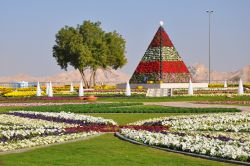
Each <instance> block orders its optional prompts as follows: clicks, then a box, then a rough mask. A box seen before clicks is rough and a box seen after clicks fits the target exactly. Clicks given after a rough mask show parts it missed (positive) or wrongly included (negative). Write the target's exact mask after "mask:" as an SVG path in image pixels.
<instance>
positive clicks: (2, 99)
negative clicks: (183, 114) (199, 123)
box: [0, 96, 250, 103]
mask: <svg viewBox="0 0 250 166" xmlns="http://www.w3.org/2000/svg"><path fill="white" fill-rule="evenodd" d="M75 97H76V96H75ZM69 98H70V96H69V97H63V96H62V98H61V99H60V100H41V99H40V97H8V98H6V97H0V103H6V102H19V103H20V102H21V103H22V102H57V103H58V102H83V101H82V100H68V99H69ZM228 100H230V101H250V96H235V97H233V98H228V97H226V96H173V97H144V96H141V97H136V96H131V97H100V98H98V100H97V101H107V102H168V101H228Z"/></svg>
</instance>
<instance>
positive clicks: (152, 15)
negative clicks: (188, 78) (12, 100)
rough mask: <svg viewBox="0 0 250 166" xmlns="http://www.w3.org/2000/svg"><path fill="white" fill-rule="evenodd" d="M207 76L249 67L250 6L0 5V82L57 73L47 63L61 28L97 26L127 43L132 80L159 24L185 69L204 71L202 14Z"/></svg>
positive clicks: (13, 1) (112, 1) (196, 1)
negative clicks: (11, 77)
mask: <svg viewBox="0 0 250 166" xmlns="http://www.w3.org/2000/svg"><path fill="white" fill-rule="evenodd" d="M208 9H209V10H214V11H215V12H214V13H213V15H212V19H211V67H212V70H218V71H233V70H237V69H240V68H242V67H244V66H246V65H248V64H250V21H249V18H250V0H172V1H170V0H158V1H154V0H124V1H121V0H106V1H105V0H89V1H87V0H86V1H84V0H40V1H38V0H36V1H34V0H22V1H19V0H1V1H0V22H1V25H0V57H1V61H0V76H8V75H14V74H18V73H27V74H30V75H34V76H47V75H52V74H55V73H58V72H60V71H61V69H60V67H59V66H57V64H56V61H55V59H54V58H53V57H52V47H53V45H54V43H55V34H56V33H57V31H58V30H59V29H60V28H62V27H63V26H65V25H69V26H76V25H77V24H81V23H82V21H84V20H91V21H101V22H102V28H103V29H104V30H105V31H113V30H116V31H118V32H119V33H120V34H121V35H122V36H123V37H124V38H125V40H126V41H127V45H126V51H127V53H126V56H127V59H128V64H127V65H126V66H125V67H124V68H123V69H122V71H124V72H126V73H128V74H132V72H133V70H134V69H135V67H136V66H137V64H138V62H139V61H140V59H141V58H142V56H143V54H144V52H145V50H146V48H147V47H148V45H149V43H150V41H151V39H152V37H153V35H154V33H155V32H156V30H157V28H158V26H159V21H160V20H163V21H164V28H165V30H166V31H167V33H168V34H169V36H170V38H171V39H172V42H173V43H174V45H175V47H176V49H177V50H178V52H179V54H180V56H181V57H182V58H183V59H184V61H185V62H186V64H187V65H191V64H194V63H203V64H205V65H206V66H208V62H207V61H208V14H207V13H206V12H205V11H206V10H208Z"/></svg>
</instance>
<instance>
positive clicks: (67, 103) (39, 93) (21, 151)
mask: <svg viewBox="0 0 250 166" xmlns="http://www.w3.org/2000/svg"><path fill="white" fill-rule="evenodd" d="M85 23H86V24H88V25H92V24H91V22H85ZM93 25H95V26H97V27H99V24H93ZM83 27H84V26H83ZM83 27H82V28H83ZM70 30H72V29H70ZM62 31H63V32H64V33H67V28H65V29H62ZM76 33H77V29H76ZM61 34H62V33H59V34H58V35H61ZM109 35H110V34H109ZM113 35H115V34H113ZM108 39H109V40H107V41H105V42H107V43H108V42H109V41H110V40H112V38H111V37H110V36H109V38H108ZM103 42H104V41H103ZM57 44H58V45H57V46H55V47H54V48H55V50H54V51H55V52H54V55H53V56H54V57H57V56H58V55H57V53H56V50H57V49H59V46H60V41H59V40H57ZM85 44H86V43H85ZM60 51H61V52H63V51H62V50H60ZM109 51H111V52H112V50H109ZM61 52H60V53H61ZM56 59H57V58H56ZM57 60H58V59H57ZM69 63H70V62H69ZM120 65H121V66H122V64H120ZM92 72H93V75H95V74H94V73H95V71H94V70H93V71H92ZM82 73H84V71H82ZM82 79H83V82H79V83H66V84H65V85H63V86H62V85H56V84H54V83H53V82H52V83H51V82H50V83H44V82H37V83H35V86H28V87H20V88H16V87H15V88H14V87H8V86H1V87H0V165H232V164H236V165H237V164H240V165H250V134H249V131H250V84H248V83H245V82H243V83H242V81H241V80H239V82H238V83H234V84H231V83H227V82H225V83H223V84H213V83H212V84H207V83H206V84H202V83H196V82H195V81H194V80H193V78H192V75H191V74H190V72H189V70H188V68H187V67H186V65H185V63H184V62H183V60H182V58H181V57H180V55H179V54H178V52H177V50H176V49H175V47H174V45H173V43H172V41H171V40H170V38H169V36H168V35H167V33H166V31H165V30H164V28H163V26H162V25H161V26H160V27H159V29H158V30H157V32H156V34H155V36H154V37H153V40H152V42H151V43H150V44H149V46H148V48H147V50H146V52H145V54H144V56H143V57H142V60H141V61H140V62H139V64H138V66H137V67H136V69H135V71H134V73H133V74H132V76H131V79H130V80H129V81H128V82H127V83H125V84H121V85H96V84H95V82H94V81H93V80H94V77H93V78H92V79H91V81H92V82H88V80H86V79H85V78H82ZM84 79H85V80H84ZM149 89H171V94H170V95H164V94H162V95H160V96H159V97H155V96H151V97H149V96H148V91H149Z"/></svg>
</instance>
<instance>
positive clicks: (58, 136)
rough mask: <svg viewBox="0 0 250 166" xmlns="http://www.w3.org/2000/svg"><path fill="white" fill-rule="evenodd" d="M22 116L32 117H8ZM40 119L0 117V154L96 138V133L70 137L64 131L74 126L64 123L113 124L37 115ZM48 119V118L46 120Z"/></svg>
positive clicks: (80, 117) (62, 115)
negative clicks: (78, 139) (60, 120)
mask: <svg viewBox="0 0 250 166" xmlns="http://www.w3.org/2000/svg"><path fill="white" fill-rule="evenodd" d="M15 112H16V113H23V114H25V115H26V114H27V115H33V113H32V112H24V111H14V112H11V113H15ZM34 114H36V115H40V114H41V115H44V116H45V117H46V119H45V120H41V119H39V118H36V117H34V116H30V117H20V115H22V114H18V115H19V116H15V115H14V114H0V152H5V151H11V150H16V149H22V148H29V147H33V146H41V145H47V144H52V143H61V142H64V141H67V140H73V139H77V138H84V137H87V136H90V135H96V134H99V132H96V131H90V132H77V133H72V132H71V131H68V130H67V128H71V127H76V126H78V125H77V124H74V123H73V124H70V123H67V121H68V120H69V121H71V120H79V121H84V122H87V123H88V125H91V123H93V124H95V125H96V124H101V125H103V124H116V123H115V122H114V121H113V120H106V119H103V118H95V117H91V116H85V115H77V114H72V113H47V112H43V113H38V112H35V113H34ZM47 117H48V118H47ZM51 117H55V118H56V117H57V118H62V119H66V120H65V121H66V123H62V122H53V121H51V120H52V119H51Z"/></svg>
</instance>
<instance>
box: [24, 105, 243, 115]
mask: <svg viewBox="0 0 250 166" xmlns="http://www.w3.org/2000/svg"><path fill="white" fill-rule="evenodd" d="M23 110H26V111H38V112H62V111H64V112H73V113H212V112H240V110H238V109H236V108H182V107H165V106H151V105H142V103H107V104H83V105H61V106H37V107H25V108H23Z"/></svg>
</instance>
